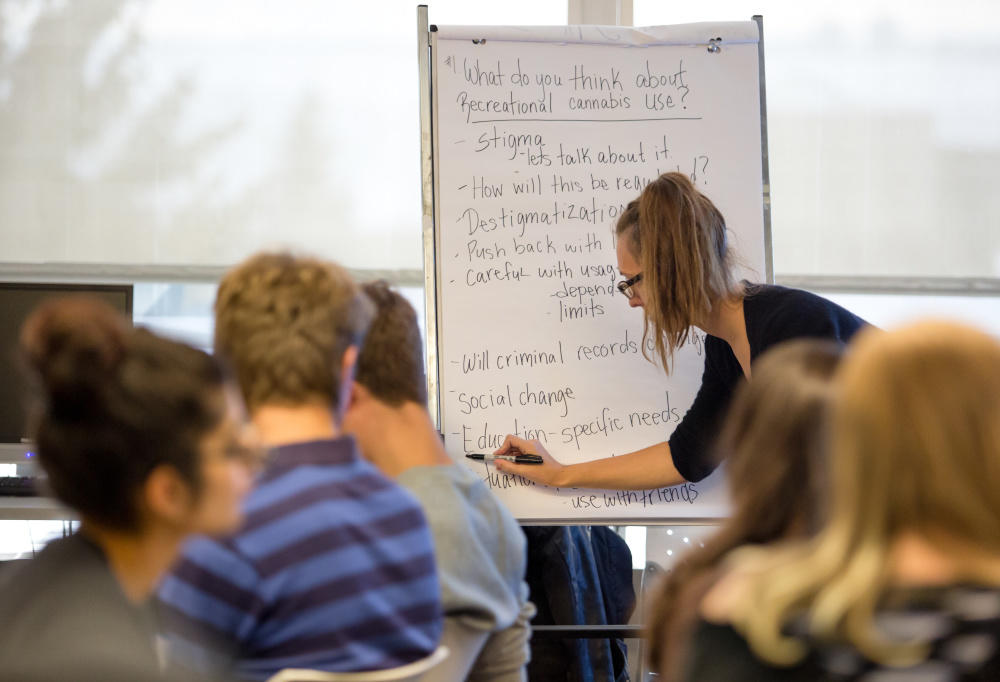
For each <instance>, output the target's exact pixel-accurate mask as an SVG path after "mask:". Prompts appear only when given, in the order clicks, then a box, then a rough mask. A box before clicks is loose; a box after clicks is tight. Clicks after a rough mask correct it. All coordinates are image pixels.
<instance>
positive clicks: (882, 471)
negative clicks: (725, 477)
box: [686, 322, 1000, 682]
mask: <svg viewBox="0 0 1000 682" xmlns="http://www.w3.org/2000/svg"><path fill="white" fill-rule="evenodd" d="M834 389H835V395H834V405H833V413H832V421H831V426H832V429H831V434H832V440H831V465H832V466H831V474H832V491H831V505H830V508H829V512H828V520H827V522H826V525H825V526H824V528H823V530H821V531H820V532H819V533H818V534H817V535H816V537H815V538H814V539H813V540H810V541H805V542H799V543H793V544H788V545H787V546H784V547H772V548H769V549H762V550H761V549H758V550H740V551H739V552H738V553H737V554H736V555H735V556H734V557H733V564H732V568H731V569H730V571H729V573H728V574H727V575H726V576H725V577H723V578H722V579H721V580H720V582H719V583H718V584H716V585H715V586H714V587H713V588H712V589H711V591H710V592H709V593H708V595H707V596H706V597H705V599H704V600H703V601H702V605H701V613H702V615H703V617H704V621H703V622H702V623H700V624H699V626H698V628H697V630H696V632H695V635H694V641H693V645H692V648H691V651H690V652H689V664H688V666H687V671H686V679H689V680H698V681H699V682H711V681H712V680H726V681H727V682H732V681H734V680H736V681H739V680H771V679H773V680H873V681H874V680H890V679H891V680H918V679H919V680H998V679H1000V532H998V529H1000V495H998V494H997V490H998V489H1000V342H998V341H997V340H996V339H995V338H993V337H990V336H988V335H987V334H985V333H983V332H981V331H977V330H975V329H972V328H969V327H965V326H961V325H957V324H949V323H940V322H937V323H933V322H925V323H921V324H914V325H911V326H907V327H904V328H901V329H899V330H898V331H893V332H889V333H885V332H877V331H874V330H870V331H865V332H863V333H862V336H861V337H860V338H859V339H857V340H856V341H855V342H854V345H853V346H852V349H851V352H850V353H849V354H848V355H847V357H846V358H845V360H844V363H843V365H842V367H841V369H840V370H839V371H838V374H837V377H836V379H835V386H834Z"/></svg>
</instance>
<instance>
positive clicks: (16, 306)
mask: <svg viewBox="0 0 1000 682" xmlns="http://www.w3.org/2000/svg"><path fill="white" fill-rule="evenodd" d="M74 294H89V295H92V296H95V297H97V298H99V299H101V300H103V301H105V302H107V303H108V304H109V305H111V307H113V308H114V309H115V310H118V311H119V312H121V313H122V315H124V316H125V317H126V318H127V319H129V320H131V319H132V285H131V284H39V283H34V282H30V283H29V282H0V462H23V461H24V459H25V458H26V457H28V458H30V457H31V447H30V443H28V433H27V428H28V427H27V409H26V405H27V382H26V379H27V377H26V376H25V373H24V368H23V366H22V362H21V360H20V356H19V354H18V336H19V334H20V331H21V326H22V325H23V324H24V321H25V320H26V319H28V316H29V315H30V314H31V312H32V311H33V310H34V309H35V308H37V307H38V304H39V303H41V302H42V301H45V300H47V299H50V298H58V297H61V296H69V295H74Z"/></svg>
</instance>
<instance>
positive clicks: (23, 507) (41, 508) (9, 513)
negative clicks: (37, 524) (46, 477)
mask: <svg viewBox="0 0 1000 682" xmlns="http://www.w3.org/2000/svg"><path fill="white" fill-rule="evenodd" d="M75 518H76V514H75V513H74V512H72V511H70V510H69V509H67V508H66V507H64V506H62V505H61V504H59V503H58V502H56V501H55V500H53V499H52V498H49V497H0V520H6V521H50V520H56V521H58V520H60V519H75Z"/></svg>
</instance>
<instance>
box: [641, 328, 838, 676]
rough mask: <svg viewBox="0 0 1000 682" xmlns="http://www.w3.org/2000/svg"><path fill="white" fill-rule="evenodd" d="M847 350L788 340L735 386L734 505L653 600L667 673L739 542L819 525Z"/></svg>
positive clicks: (725, 438)
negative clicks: (827, 447) (835, 383)
mask: <svg viewBox="0 0 1000 682" xmlns="http://www.w3.org/2000/svg"><path fill="white" fill-rule="evenodd" d="M841 352H842V351H841V346H840V344H838V343H836V342H834V341H828V340H821V339H798V340H794V341H788V342H785V343H783V344H781V345H779V346H777V347H775V348H773V349H771V350H769V351H768V352H767V353H765V354H764V355H763V356H761V358H760V359H759V360H758V361H757V362H756V363H754V368H753V381H752V382H749V383H746V384H744V385H743V386H741V387H740V389H739V390H738V391H737V394H736V397H735V398H734V402H733V405H732V408H731V410H730V412H729V414H728V416H727V418H726V422H725V425H724V428H723V430H722V434H721V435H720V438H719V442H718V445H717V447H716V450H717V456H718V457H721V458H724V459H725V461H726V475H727V481H728V484H729V490H730V498H731V500H732V513H731V515H730V517H729V519H728V521H726V523H725V524H723V525H722V527H720V528H719V530H718V531H717V532H716V533H715V534H714V535H713V536H712V537H711V538H710V539H709V540H708V541H707V542H706V543H705V546H704V547H702V548H699V549H697V550H695V551H693V552H691V553H689V554H687V555H686V556H684V558H683V559H682V560H681V561H680V562H679V563H678V564H677V565H676V566H675V567H674V569H673V570H672V571H671V572H670V573H669V574H668V575H667V576H666V578H665V579H664V581H663V584H662V585H661V587H660V589H659V591H658V592H657V594H656V596H655V597H654V599H653V600H652V602H651V604H650V607H651V609H650V611H651V613H652V617H651V621H650V625H649V641H650V653H649V658H650V661H651V663H652V665H653V667H654V668H656V669H659V670H660V672H661V674H665V675H666V677H667V679H670V678H671V677H673V676H674V675H672V674H671V673H674V674H676V673H677V672H678V661H679V659H680V657H681V656H682V655H683V650H684V644H685V642H686V639H687V634H688V633H687V630H688V629H689V626H690V625H691V623H692V621H693V618H694V615H695V613H696V610H697V603H698V601H700V598H701V596H702V594H703V592H704V588H705V587H707V581H708V580H709V579H710V578H711V577H712V576H713V575H714V573H715V569H716V568H717V567H718V566H719V564H720V562H721V561H722V559H723V557H724V556H725V555H726V554H727V553H728V552H730V551H731V550H733V549H735V548H736V547H739V546H741V545H747V544H763V543H768V542H772V541H775V540H779V539H783V538H788V537H791V536H793V535H799V534H805V533H807V532H809V531H810V530H813V529H815V527H816V526H817V521H816V511H817V500H816V498H817V497H818V496H819V491H820V490H822V489H823V488H824V487H825V485H824V481H822V480H821V479H822V478H823V472H824V467H825V453H824V452H823V448H824V444H825V442H826V438H825V437H826V421H827V417H828V407H829V404H830V397H831V394H832V389H831V382H832V377H833V374H834V370H835V369H836V367H837V364H838V362H839V361H840V357H841Z"/></svg>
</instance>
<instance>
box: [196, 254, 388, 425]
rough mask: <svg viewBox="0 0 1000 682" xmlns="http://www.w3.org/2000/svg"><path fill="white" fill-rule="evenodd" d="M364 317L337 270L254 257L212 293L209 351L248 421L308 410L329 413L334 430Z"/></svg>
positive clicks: (355, 292)
mask: <svg viewBox="0 0 1000 682" xmlns="http://www.w3.org/2000/svg"><path fill="white" fill-rule="evenodd" d="M371 316H372V310H371V304H370V303H369V302H368V301H367V300H366V299H365V297H364V296H363V295H362V294H361V292H360V290H359V289H358V286H357V285H356V284H355V283H354V280H353V279H352V278H351V276H350V275H349V274H348V272H347V271H346V270H344V269H343V268H341V267H340V266H338V265H335V264H333V263H329V262H326V261H322V260H318V259H315V258H309V257H300V256H294V255H291V254H288V253H261V254H258V255H256V256H253V257H251V258H249V259H248V260H246V261H244V262H243V263H241V264H240V265H238V266H236V267H235V268H233V269H232V270H230V271H229V272H228V273H226V275H225V277H223V279H222V282H221V284H220V285H219V291H218V295H217V298H216V301H215V318H216V323H215V350H216V352H217V353H219V354H221V355H222V356H223V357H224V358H226V359H227V361H228V362H229V363H230V364H231V365H232V366H233V368H234V370H235V372H236V376H237V379H238V380H239V385H240V388H241V389H242V391H243V396H244V398H245V400H246V403H247V407H248V408H249V410H250V412H251V414H253V413H254V411H255V410H257V409H258V408H259V407H261V406H263V405H280V406H284V407H296V406H301V405H308V404H315V405H323V406H329V407H331V408H332V411H333V415H334V418H335V421H337V422H339V420H340V416H341V414H342V411H343V408H344V407H345V405H346V402H347V395H348V392H349V388H350V385H351V378H352V375H353V371H354V364H355V361H356V358H357V352H358V347H359V346H360V345H361V342H362V340H363V339H364V336H365V332H366V330H367V328H368V324H369V322H370V320H371Z"/></svg>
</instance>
